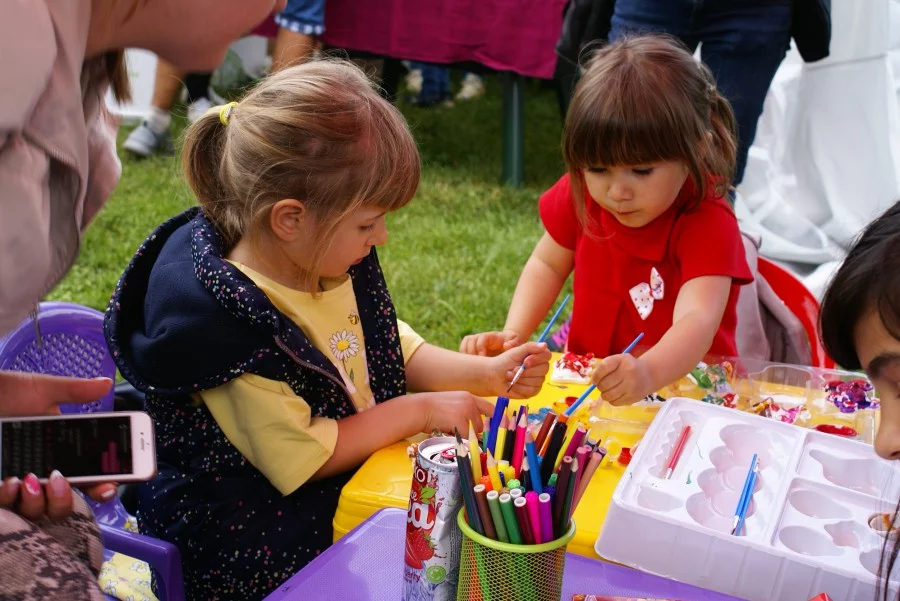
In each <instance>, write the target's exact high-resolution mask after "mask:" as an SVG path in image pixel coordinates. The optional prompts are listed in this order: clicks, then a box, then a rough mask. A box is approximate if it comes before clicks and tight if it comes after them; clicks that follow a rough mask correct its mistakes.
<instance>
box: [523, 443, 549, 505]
mask: <svg viewBox="0 0 900 601" xmlns="http://www.w3.org/2000/svg"><path fill="white" fill-rule="evenodd" d="M525 454H526V455H527V456H528V473H529V474H530V475H531V490H533V491H535V492H538V493H539V492H542V491H543V490H544V487H543V486H541V464H540V463H538V454H537V449H535V448H534V439H533V438H532V437H531V432H526V433H525Z"/></svg>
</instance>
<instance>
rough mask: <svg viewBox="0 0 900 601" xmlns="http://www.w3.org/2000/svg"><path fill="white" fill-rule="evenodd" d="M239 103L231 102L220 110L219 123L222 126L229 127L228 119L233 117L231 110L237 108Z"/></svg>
mask: <svg viewBox="0 0 900 601" xmlns="http://www.w3.org/2000/svg"><path fill="white" fill-rule="evenodd" d="M237 104H238V103H237V102H229V103H228V104H226V105H225V106H223V107H222V108H221V109H219V121H220V122H221V123H222V125H228V118H229V117H231V109H233V108H234V107H236V106H237Z"/></svg>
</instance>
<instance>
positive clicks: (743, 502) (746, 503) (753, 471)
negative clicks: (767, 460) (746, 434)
mask: <svg viewBox="0 0 900 601" xmlns="http://www.w3.org/2000/svg"><path fill="white" fill-rule="evenodd" d="M758 473H759V460H758V457H757V455H756V453H753V459H751V460H750V470H749V471H748V472H747V479H746V480H744V490H743V491H741V498H740V499H738V505H737V509H735V511H734V526H733V527H732V530H731V534H732V535H738V536H740V533H741V530H742V529H743V528H744V518H746V516H747V509H749V507H750V500H751V499H752V498H753V487H754V486H756V475H757V474H758Z"/></svg>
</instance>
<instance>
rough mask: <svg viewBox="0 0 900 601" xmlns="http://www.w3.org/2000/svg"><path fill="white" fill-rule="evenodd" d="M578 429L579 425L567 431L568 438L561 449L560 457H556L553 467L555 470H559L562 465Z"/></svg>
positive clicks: (572, 426)
mask: <svg viewBox="0 0 900 601" xmlns="http://www.w3.org/2000/svg"><path fill="white" fill-rule="evenodd" d="M577 429H578V425H577V424H572V425H571V426H569V429H568V430H566V437H565V438H564V439H563V443H562V446H561V447H559V455H557V456H556V463H555V464H554V466H553V469H554V470H558V469H559V464H560V463H562V458H563V456H564V455H565V453H566V449H568V448H569V443H570V442H572V437H573V436H575V431H576V430H577Z"/></svg>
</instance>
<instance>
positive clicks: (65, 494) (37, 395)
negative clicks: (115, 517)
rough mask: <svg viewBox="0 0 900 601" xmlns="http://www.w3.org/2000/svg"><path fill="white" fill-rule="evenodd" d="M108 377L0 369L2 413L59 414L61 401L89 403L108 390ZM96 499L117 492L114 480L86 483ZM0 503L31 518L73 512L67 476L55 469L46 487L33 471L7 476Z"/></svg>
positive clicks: (2, 487)
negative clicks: (91, 378)
mask: <svg viewBox="0 0 900 601" xmlns="http://www.w3.org/2000/svg"><path fill="white" fill-rule="evenodd" d="M112 385H113V382H112V380H110V379H109V378H96V379H93V380H83V379H80V378H62V377H57V376H47V375H42V374H30V373H22V372H9V371H0V417H27V416H34V415H57V414H59V406H60V404H62V403H89V402H91V401H95V400H97V399H99V398H101V397H102V396H103V395H105V394H106V393H108V392H109V389H110V388H111V387H112ZM84 492H85V493H86V494H87V495H88V496H89V497H90V498H92V499H94V500H95V501H108V500H109V499H111V498H113V496H115V494H116V485H115V484H114V483H105V484H96V485H92V486H90V487H85V488H84ZM0 507H4V508H7V509H12V510H13V511H16V512H17V513H19V514H21V515H22V516H23V517H25V518H28V519H30V520H37V519H40V518H41V517H42V516H44V515H46V516H48V517H50V518H51V519H64V518H66V517H68V516H69V515H70V514H71V513H72V488H71V486H70V485H69V483H68V482H67V481H66V479H65V477H64V476H63V475H62V474H60V473H59V472H53V473H52V474H51V475H50V478H49V479H48V481H47V484H46V485H44V486H43V487H42V486H41V483H40V482H39V481H38V478H37V477H36V476H35V475H34V474H29V475H27V476H26V477H25V478H24V479H22V480H19V479H18V478H8V479H7V480H6V481H5V482H3V484H2V485H0Z"/></svg>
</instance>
